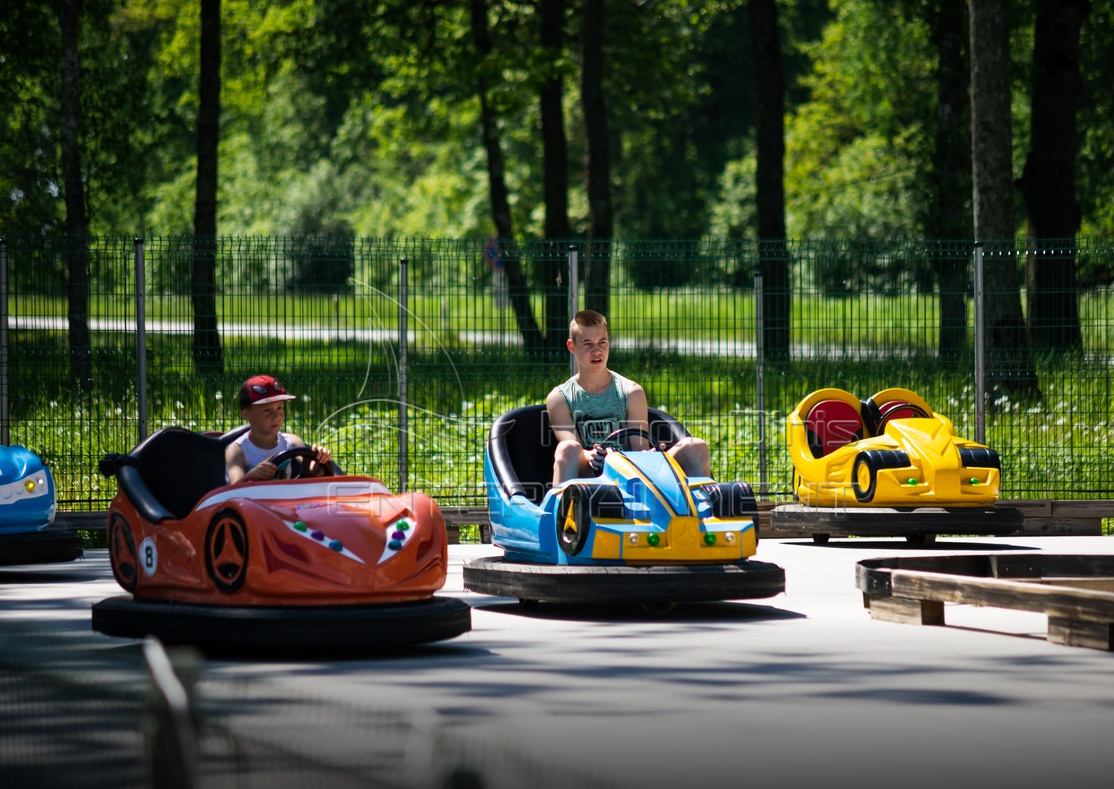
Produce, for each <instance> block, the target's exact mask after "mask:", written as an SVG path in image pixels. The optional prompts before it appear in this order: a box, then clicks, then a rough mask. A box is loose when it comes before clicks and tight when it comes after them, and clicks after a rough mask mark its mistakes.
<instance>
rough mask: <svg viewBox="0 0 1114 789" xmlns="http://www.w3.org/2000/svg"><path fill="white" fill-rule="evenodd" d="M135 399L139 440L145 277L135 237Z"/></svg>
mask: <svg viewBox="0 0 1114 789" xmlns="http://www.w3.org/2000/svg"><path fill="white" fill-rule="evenodd" d="M135 399H136V418H137V420H138V422H139V440H140V441H143V440H145V439H146V438H147V277H146V260H145V258H144V256H143V239H142V238H138V237H137V238H136V239H135Z"/></svg>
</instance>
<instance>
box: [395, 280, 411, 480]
mask: <svg viewBox="0 0 1114 789" xmlns="http://www.w3.org/2000/svg"><path fill="white" fill-rule="evenodd" d="M406 271H407V267H406V258H399V260H398V492H399V493H405V492H406V456H407V453H408V452H409V441H408V440H407V430H408V427H407V413H406V363H407V362H406V350H407V345H408V344H409V337H408V329H407V326H406V321H407V317H408V315H407V306H406V299H407V293H406V284H407V282H406V279H407V277H406Z"/></svg>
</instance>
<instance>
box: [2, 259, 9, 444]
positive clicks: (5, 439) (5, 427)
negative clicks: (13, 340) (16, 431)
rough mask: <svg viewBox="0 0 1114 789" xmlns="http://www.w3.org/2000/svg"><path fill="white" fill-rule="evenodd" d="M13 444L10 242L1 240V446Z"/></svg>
mask: <svg viewBox="0 0 1114 789" xmlns="http://www.w3.org/2000/svg"><path fill="white" fill-rule="evenodd" d="M11 443H12V436H11V424H10V423H9V421H8V242H7V240H6V239H3V238H0V444H3V445H4V446H9V445H10V444H11Z"/></svg>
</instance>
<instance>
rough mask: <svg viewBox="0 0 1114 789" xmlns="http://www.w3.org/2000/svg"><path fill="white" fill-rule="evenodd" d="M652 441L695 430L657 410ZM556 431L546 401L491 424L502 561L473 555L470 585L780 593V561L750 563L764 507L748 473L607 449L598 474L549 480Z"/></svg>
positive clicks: (528, 595)
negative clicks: (707, 472) (723, 475)
mask: <svg viewBox="0 0 1114 789" xmlns="http://www.w3.org/2000/svg"><path fill="white" fill-rule="evenodd" d="M649 428H650V429H649V432H645V431H642V430H638V429H635V428H623V429H622V430H619V431H616V433H614V434H612V436H611V437H609V439H615V440H618V441H620V442H623V441H625V440H626V439H627V438H629V437H630V436H633V435H639V436H641V437H643V438H645V439H647V440H649V441H650V443H651V444H652V445H654V446H658V445H659V444H661V443H665V444H666V445H667V446H668V445H671V444H674V443H676V442H677V441H680V440H681V439H683V438H685V437H687V436H688V431H686V430H685V428H684V427H683V426H682V425H681V423H680V422H678V421H677V420H676V419H674V418H673V417H671V416H669V415H668V414H666V413H664V412H662V411H659V410H657V409H650V414H649ZM556 443H557V442H556V438H555V436H554V435H553V431H552V430H550V427H549V419H548V414H547V413H546V410H545V407H544V406H540V405H538V406H527V407H525V408H518V409H515V410H513V411H510V412H508V413H506V414H504V415H503V416H501V417H500V418H499V419H498V420H496V422H495V424H494V425H493V426H492V428H491V434H490V436H489V439H488V442H487V447H486V451H485V453H484V477H485V482H486V485H487V494H488V511H489V515H490V520H491V531H492V541H493V542H494V543H495V545H497V546H499V547H501V548H502V549H503V550H504V555H503V556H502V557H499V558H485V559H479V560H476V561H474V562H471V563H470V564H469V565H468V566H467V567H465V569H464V585H465V587H466V588H468V589H471V590H473V591H476V592H482V593H485V594H495V595H501V596H508V597H517V598H519V599H520V600H522V601H528V602H535V601H541V600H545V601H555V602H571V603H586V602H611V603H613V602H638V603H644V604H654V605H657V604H663V603H675V602H682V601H686V602H687V601H699V600H728V599H741V598H756V597H770V596H772V595H775V594H778V593H780V592H782V591H784V588H785V574H784V571H783V570H782V569H781V568H780V567H778V566H777V565H773V564H768V563H764V562H758V561H754V560H749V559H748V557H750V556H753V555H754V553H755V551H756V550H757V546H758V527H757V517H758V509H757V505H756V503H755V500H754V496H753V495H752V494H751V491H750V488H749V487H748V486H747V484H746V483H744V482H717V481H716V480H714V479H712V478H710V477H689V476H687V475H686V474H685V472H684V471H683V470H682V469H681V467H680V466H679V465H678V464H677V462H676V461H675V460H674V459H673V458H672V457H671V456H670V455H668V454H667V453H664V452H659V451H656V450H617V451H613V452H609V453H608V455H607V457H606V459H605V461H604V464H603V469H602V471H601V473H600V475H599V476H598V477H591V478H585V479H574V480H570V481H568V482H566V483H564V484H562V485H560V486H556V487H554V486H552V485H551V484H550V481H551V478H552V475H553V456H554V452H555V450H556Z"/></svg>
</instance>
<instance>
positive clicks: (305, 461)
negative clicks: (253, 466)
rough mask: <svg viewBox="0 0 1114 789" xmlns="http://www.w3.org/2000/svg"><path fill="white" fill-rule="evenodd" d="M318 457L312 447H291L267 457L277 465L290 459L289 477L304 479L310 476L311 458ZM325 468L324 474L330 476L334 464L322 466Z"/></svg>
mask: <svg viewBox="0 0 1114 789" xmlns="http://www.w3.org/2000/svg"><path fill="white" fill-rule="evenodd" d="M316 457H317V453H316V452H314V451H313V449H311V448H310V447H291V448H290V449H287V450H284V451H282V452H279V453H278V454H277V455H274V456H273V457H269V458H267V460H268V461H270V462H271V463H274V464H275V465H276V466H278V465H280V464H282V463H285V462H287V461H290V467H289V473H288V475H287V479H302V478H303V477H308V476H310V474H309V464H310V461H311V460H314V459H315V458H316ZM320 468H323V469H324V472H323V473H324V475H325V476H329V475H331V474H332V473H333V470H332V464H329V465H328V466H320Z"/></svg>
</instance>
